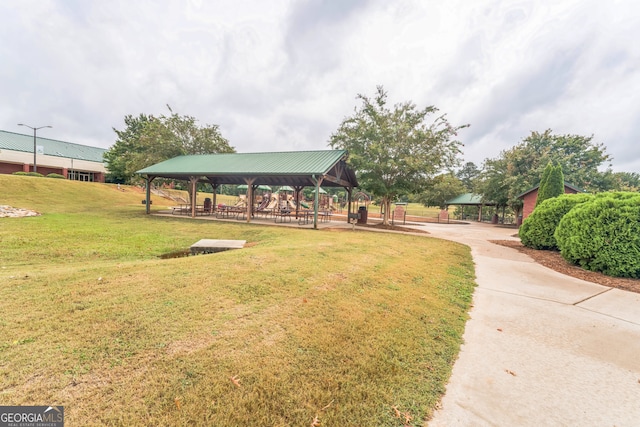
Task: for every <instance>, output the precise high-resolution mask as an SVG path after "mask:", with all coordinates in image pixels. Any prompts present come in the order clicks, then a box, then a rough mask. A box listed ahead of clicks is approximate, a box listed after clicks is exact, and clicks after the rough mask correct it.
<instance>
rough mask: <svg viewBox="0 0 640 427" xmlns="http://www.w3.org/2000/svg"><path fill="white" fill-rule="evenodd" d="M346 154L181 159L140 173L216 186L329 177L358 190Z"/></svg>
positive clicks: (304, 183)
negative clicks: (203, 180)
mask: <svg viewBox="0 0 640 427" xmlns="http://www.w3.org/2000/svg"><path fill="white" fill-rule="evenodd" d="M346 155H347V152H346V151H345V150H318V151H285V152H270V153H224V154H201V155H189V156H179V157H174V158H173V159H169V160H165V161H164V162H160V163H157V164H155V165H152V166H149V167H146V168H144V169H141V170H139V171H138V172H137V173H138V174H141V175H147V176H150V177H164V178H176V179H189V177H206V178H207V180H208V181H210V182H211V183H215V184H245V183H246V182H245V178H256V181H255V184H266V185H291V186H307V185H313V181H312V179H311V177H312V176H316V177H320V176H326V175H327V174H329V175H330V176H331V177H333V178H336V179H337V180H342V181H343V182H342V183H337V182H333V183H331V182H328V181H324V182H323V185H327V186H342V185H343V184H345V183H348V184H349V186H353V187H357V185H358V183H357V180H356V177H355V174H354V173H353V171H352V170H351V169H349V168H348V167H347V166H346V163H345V159H346Z"/></svg>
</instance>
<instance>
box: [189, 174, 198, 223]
mask: <svg viewBox="0 0 640 427" xmlns="http://www.w3.org/2000/svg"><path fill="white" fill-rule="evenodd" d="M189 186H190V188H189V190H191V218H195V217H196V204H197V201H196V198H197V197H198V192H197V186H198V177H195V176H190V177H189Z"/></svg>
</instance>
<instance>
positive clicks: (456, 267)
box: [0, 175, 474, 426]
mask: <svg viewBox="0 0 640 427" xmlns="http://www.w3.org/2000/svg"><path fill="white" fill-rule="evenodd" d="M0 187H1V188H2V189H3V191H2V196H1V199H0V204H8V205H11V206H14V207H21V208H29V209H34V210H37V211H39V212H41V213H42V214H43V215H42V216H39V217H32V218H20V219H15V218H0V268H1V269H0V378H1V381H0V405H36V404H37V405H42V404H58V405H64V406H65V413H66V418H67V423H68V425H70V426H71V425H83V426H86V425H127V426H136V425H139V426H145V425H216V426H238V425H261V426H262V425H265V426H266V425H270V426H293V425H300V426H309V425H311V424H312V423H313V422H314V419H316V418H317V420H318V421H319V422H320V423H322V425H326V426H331V425H343V426H348V425H354V426H355V425H358V426H360V425H376V426H378V425H379V426H382V425H385V426H403V425H415V426H418V425H423V423H424V421H425V420H426V419H428V417H429V415H430V414H431V412H432V411H433V408H434V407H435V405H436V403H437V401H438V400H439V399H440V397H441V395H442V393H443V392H444V387H445V384H446V381H447V379H448V377H449V375H450V370H451V366H452V364H453V362H454V360H455V358H456V354H457V352H458V349H459V346H460V342H461V336H462V332H463V329H464V324H465V321H466V319H467V310H468V308H469V304H470V301H471V294H472V291H473V286H474V284H473V265H472V261H471V257H470V254H469V250H468V248H466V247H463V246H461V245H458V244H454V243H451V242H444V241H439V240H435V239H431V238H427V237H416V236H403V235H397V234H381V233H368V232H362V231H344V232H336V231H333V232H331V231H317V230H306V229H305V230H303V229H295V228H280V227H260V226H254V225H248V224H244V223H238V224H230V223H220V222H216V221H199V220H192V219H189V218H184V217H182V218H166V217H150V216H146V215H144V213H143V212H144V206H142V205H141V204H140V200H141V197H140V193H138V192H136V191H134V190H132V189H129V188H126V189H125V191H118V190H117V189H116V188H115V186H109V185H104V184H92V183H78V182H68V181H62V180H53V179H45V178H34V177H17V176H5V175H0ZM168 204H171V203H168ZM156 205H162V203H161V201H160V200H158V199H157V198H156V199H155V202H154V207H159V206H156ZM201 238H224V239H243V240H247V241H248V242H249V243H250V245H248V247H247V248H245V249H242V250H238V251H229V252H223V253H219V254H215V255H205V256H197V257H187V258H176V259H167V260H161V259H159V258H158V256H159V255H160V254H163V253H167V252H172V251H176V250H180V249H185V248H187V247H188V246H189V245H190V244H191V243H193V242H195V241H197V240H198V239H201Z"/></svg>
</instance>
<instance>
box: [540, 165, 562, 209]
mask: <svg viewBox="0 0 640 427" xmlns="http://www.w3.org/2000/svg"><path fill="white" fill-rule="evenodd" d="M561 194H564V175H563V173H562V166H560V165H556V166H553V165H552V164H551V163H549V164H548V165H547V167H546V168H545V169H544V173H543V174H542V179H541V180H540V187H538V197H537V198H536V206H538V205H539V204H540V203H542V202H543V201H544V200H547V199H552V198H554V197H558V196H559V195H561Z"/></svg>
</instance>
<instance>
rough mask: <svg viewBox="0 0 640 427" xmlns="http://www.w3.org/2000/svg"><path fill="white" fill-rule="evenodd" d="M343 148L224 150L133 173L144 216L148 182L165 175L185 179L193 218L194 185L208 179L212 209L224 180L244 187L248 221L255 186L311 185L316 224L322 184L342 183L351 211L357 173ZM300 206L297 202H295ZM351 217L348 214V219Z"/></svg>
mask: <svg viewBox="0 0 640 427" xmlns="http://www.w3.org/2000/svg"><path fill="white" fill-rule="evenodd" d="M347 155H348V153H347V151H346V150H318V151H286V152H269V153H224V154H199V155H187V156H178V157H174V158H173V159H169V160H165V161H163V162H160V163H157V164H155V165H152V166H149V167H146V168H144V169H141V170H139V171H137V172H136V173H138V174H140V175H142V176H144V177H145V180H146V184H147V185H146V188H147V197H146V200H147V204H146V209H147V214H149V213H150V203H149V202H148V201H149V200H150V197H151V193H150V191H151V182H152V181H153V180H154V179H156V178H169V179H177V180H181V181H187V182H188V183H189V192H190V194H191V216H192V217H195V215H196V184H197V183H198V182H207V183H209V184H211V186H212V187H213V209H215V207H216V194H217V190H218V187H219V186H220V185H222V184H230V185H234V184H235V185H243V184H244V185H246V186H247V200H248V201H249V202H248V203H247V215H246V217H247V222H250V221H251V214H252V209H253V203H252V202H251V201H252V200H253V194H254V191H255V190H256V188H257V187H258V186H259V185H270V186H273V185H278V186H284V185H288V186H290V187H292V188H293V189H294V190H295V192H296V194H298V193H299V191H300V190H302V189H303V188H304V187H314V188H315V196H316V197H315V203H314V207H313V210H314V215H313V227H314V228H317V225H318V200H319V195H320V186H321V185H322V186H324V187H343V188H344V189H345V190H346V192H347V195H348V201H349V203H348V206H349V212H348V213H349V214H351V212H350V210H351V194H352V191H353V188H355V187H357V186H358V181H357V179H356V176H355V173H354V172H353V170H351V169H350V168H349V167H348V165H347V163H346V159H347ZM296 205H298V203H297V204H296ZM349 217H350V215H347V218H349Z"/></svg>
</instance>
